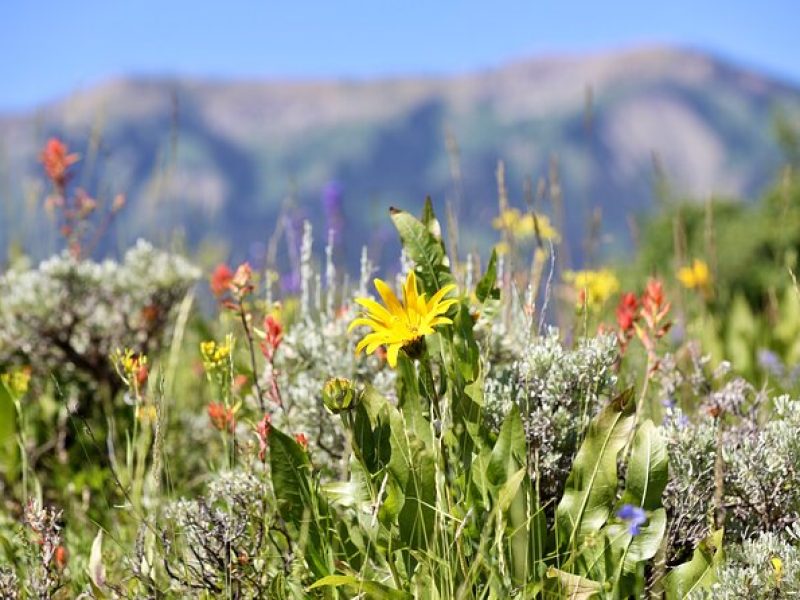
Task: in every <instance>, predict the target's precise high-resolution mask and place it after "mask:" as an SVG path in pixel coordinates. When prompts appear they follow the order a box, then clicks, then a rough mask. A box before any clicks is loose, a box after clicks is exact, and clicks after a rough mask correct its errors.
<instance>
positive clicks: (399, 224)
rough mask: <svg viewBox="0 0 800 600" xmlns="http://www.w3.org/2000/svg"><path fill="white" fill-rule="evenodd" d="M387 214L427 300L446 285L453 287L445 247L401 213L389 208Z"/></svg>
mask: <svg viewBox="0 0 800 600" xmlns="http://www.w3.org/2000/svg"><path fill="white" fill-rule="evenodd" d="M389 212H390V215H391V217H392V222H393V223H394V226H395V227H396V228H397V232H398V233H399V234H400V240H401V241H402V242H403V248H405V250H406V252H408V255H409V256H410V257H411V259H412V260H413V261H414V262H415V263H416V265H417V268H416V271H417V275H419V278H420V280H421V281H422V284H423V288H424V291H425V293H426V294H427V295H428V297H429V298H430V297H431V296H432V295H433V294H435V293H436V292H437V290H439V289H441V288H443V287H444V286H445V285H447V284H449V283H455V280H454V279H453V275H452V273H450V267H449V266H448V261H447V257H446V255H445V252H444V246H443V245H442V243H441V241H440V240H437V239H436V238H435V237H434V236H433V235H432V234H431V232H430V231H429V230H428V227H426V226H425V224H424V223H422V222H421V221H419V220H418V219H417V218H416V217H414V216H413V215H412V214H411V213H408V212H406V211H404V210H400V209H397V208H391V209H389Z"/></svg>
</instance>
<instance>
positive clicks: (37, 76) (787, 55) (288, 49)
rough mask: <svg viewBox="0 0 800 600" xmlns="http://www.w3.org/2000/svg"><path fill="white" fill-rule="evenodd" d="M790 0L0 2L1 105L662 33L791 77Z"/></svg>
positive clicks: (460, 65)
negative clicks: (128, 86) (166, 78)
mask: <svg viewBox="0 0 800 600" xmlns="http://www.w3.org/2000/svg"><path fill="white" fill-rule="evenodd" d="M798 17H800V2H797V0H762V1H760V2H756V1H755V0H727V1H722V0H694V1H686V0H672V1H669V0H656V1H653V0H636V1H634V0H619V1H614V0H591V1H589V0H585V1H569V0H561V1H556V0H528V1H527V2H523V1H518V0H484V1H482V2H481V1H462V2H456V1H454V0H429V1H428V2H422V1H418V0H414V1H412V0H407V1H405V2H400V1H390V0H372V1H371V2H368V1H366V0H364V1H361V2H355V1H353V0H318V1H315V2H311V1H305V2H304V1H295V2H291V1H287V0H282V1H280V2H277V1H268V0H261V1H255V0H253V1H249V2H248V1H243V0H242V1H237V0H227V1H219V0H217V1H213V2H203V1H202V0H195V1H187V0H130V1H128V2H124V1H122V0H120V1H114V0H102V1H101V0H86V1H81V0H73V1H71V2H64V1H61V2H54V1H44V0H43V1H39V2H32V1H28V0H4V1H3V2H2V4H1V5H0V56H2V58H0V110H4V111H7V110H22V109H25V108H28V107H31V106H34V105H36V104H38V103H41V102H45V101H47V100H51V99H54V98H58V97H60V96H63V95H66V94H68V93H70V92H71V91H74V90H76V89H81V88H86V87H88V86H90V85H92V84H93V83H96V82H98V81H102V80H103V79H106V78H109V77H115V76H120V75H127V74H139V75H142V74H184V75H194V76H212V77H224V78H239V77H250V78H253V77H259V78H260V77H265V78H281V77H292V78H303V77H356V78H365V77H374V76H388V75H398V74H439V73H451V72H459V71H465V70H470V69H475V68H480V67H487V66H493V65H498V64H502V63H503V62H504V61H507V60H511V59H515V58H521V57H525V56H532V55H542V54H552V53H563V52H586V51H596V50H600V49H606V48H619V47H629V46H633V45H637V44H642V43H667V44H678V45H683V46H691V47H697V48H702V49H706V50H710V51H713V52H715V53H717V54H720V55H722V56H724V57H727V58H731V59H733V60H736V61H738V62H740V63H743V64H745V65H748V66H752V67H755V68H759V69H763V70H765V71H767V72H768V73H770V74H773V75H776V76H778V77H781V78H784V79H788V80H790V81H794V82H798V83H800V35H798V32H797V24H798V22H800V20H799V19H798Z"/></svg>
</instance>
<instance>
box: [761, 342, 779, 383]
mask: <svg viewBox="0 0 800 600" xmlns="http://www.w3.org/2000/svg"><path fill="white" fill-rule="evenodd" d="M758 364H759V365H761V368H762V369H764V370H765V371H767V372H768V373H770V374H771V375H774V376H775V377H783V372H784V366H783V361H782V360H781V359H780V357H779V356H778V355H777V354H775V353H774V352H773V351H772V350H769V349H767V348H761V349H760V350H759V351H758Z"/></svg>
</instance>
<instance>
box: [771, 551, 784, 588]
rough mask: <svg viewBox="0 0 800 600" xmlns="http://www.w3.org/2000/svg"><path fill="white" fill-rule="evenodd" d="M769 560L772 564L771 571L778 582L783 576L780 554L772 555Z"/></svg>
mask: <svg viewBox="0 0 800 600" xmlns="http://www.w3.org/2000/svg"><path fill="white" fill-rule="evenodd" d="M769 562H770V564H771V565H772V572H773V573H775V579H777V580H778V581H779V582H780V580H781V579H782V578H783V560H781V557H780V556H773V557H772V558H770V559H769Z"/></svg>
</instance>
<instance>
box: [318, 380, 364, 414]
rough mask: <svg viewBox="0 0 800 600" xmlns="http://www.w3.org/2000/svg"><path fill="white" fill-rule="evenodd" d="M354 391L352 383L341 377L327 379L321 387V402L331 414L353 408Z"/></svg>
mask: <svg viewBox="0 0 800 600" xmlns="http://www.w3.org/2000/svg"><path fill="white" fill-rule="evenodd" d="M355 400H356V389H355V386H354V385H353V382H352V381H350V380H349V379H344V378H343V377H334V378H333V379H328V381H326V382H325V385H324V386H323V387H322V401H323V402H324V403H325V406H326V408H327V409H328V410H329V411H331V412H332V413H333V414H338V413H340V412H342V411H344V410H350V409H351V408H353V407H354V406H355Z"/></svg>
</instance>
